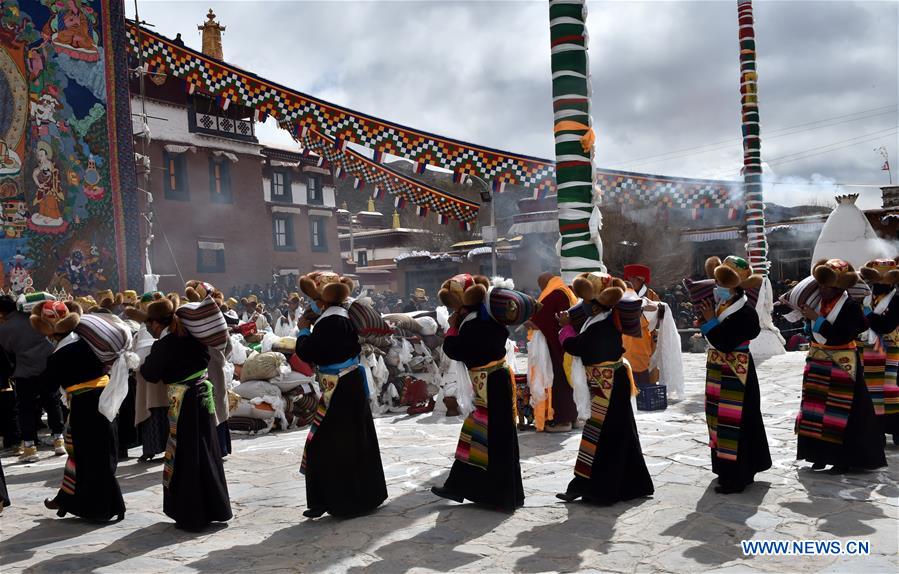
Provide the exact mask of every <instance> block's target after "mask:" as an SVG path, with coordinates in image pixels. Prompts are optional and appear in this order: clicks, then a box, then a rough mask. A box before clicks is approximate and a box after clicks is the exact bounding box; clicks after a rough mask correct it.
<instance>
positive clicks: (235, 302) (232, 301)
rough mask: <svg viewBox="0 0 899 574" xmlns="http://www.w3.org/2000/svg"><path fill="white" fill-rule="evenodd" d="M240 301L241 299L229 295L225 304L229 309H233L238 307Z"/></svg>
mask: <svg viewBox="0 0 899 574" xmlns="http://www.w3.org/2000/svg"><path fill="white" fill-rule="evenodd" d="M239 303H240V301H238V300H237V299H235V298H234V297H228V300H227V301H225V305H226V306H227V307H228V309H232V310H233V309H234V308H235V307H237V305H238V304H239Z"/></svg>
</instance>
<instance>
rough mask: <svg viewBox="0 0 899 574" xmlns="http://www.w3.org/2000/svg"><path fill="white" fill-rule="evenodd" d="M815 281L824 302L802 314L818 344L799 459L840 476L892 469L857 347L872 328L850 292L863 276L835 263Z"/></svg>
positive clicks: (808, 368)
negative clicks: (829, 468)
mask: <svg viewBox="0 0 899 574" xmlns="http://www.w3.org/2000/svg"><path fill="white" fill-rule="evenodd" d="M812 276H813V277H814V279H815V281H816V282H817V283H818V289H819V292H820V295H821V302H820V304H819V305H818V306H817V308H812V307H810V306H807V305H806V306H803V307H802V309H801V311H802V315H803V316H804V317H805V319H806V321H807V324H806V329H807V331H808V332H809V334H810V336H811V337H812V338H813V339H812V342H811V348H810V349H809V352H808V357H807V358H806V360H805V372H804V374H803V378H802V404H801V405H800V411H799V417H798V418H797V420H796V432H797V433H798V434H799V440H798V448H797V454H796V458H797V459H798V460H807V461H809V462H811V463H812V470H821V469H823V468H824V467H825V466H827V465H833V470H834V471H835V472H845V471H847V470H849V469H850V468H853V467H855V468H865V469H875V468H880V467H882V466H886V457H885V456H884V452H883V445H884V440H883V432H882V431H881V430H880V429H879V428H878V425H877V420H876V419H875V416H874V405H873V404H872V402H871V397H870V396H869V394H868V389H867V387H866V386H865V373H864V366H863V364H862V361H861V354H860V352H859V349H858V348H857V346H856V343H855V341H856V339H858V337H859V335H861V334H862V333H863V332H865V331H866V330H867V329H868V322H867V321H866V320H865V316H864V313H863V311H862V306H861V305H860V304H859V303H858V302H857V301H855V300H854V299H852V298H851V297H849V294H848V292H847V290H848V289H849V288H850V287H852V286H854V285H855V284H856V282H858V274H857V273H856V272H855V270H854V269H853V268H852V266H851V265H850V264H849V263H846V262H845V261H843V260H841V259H829V260H826V261H820V262H818V263H816V264H815V266H814V267H813V269H812Z"/></svg>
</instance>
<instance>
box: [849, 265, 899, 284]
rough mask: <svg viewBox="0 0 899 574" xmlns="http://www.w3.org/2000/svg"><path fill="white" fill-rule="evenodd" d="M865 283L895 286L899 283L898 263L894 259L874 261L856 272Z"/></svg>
mask: <svg viewBox="0 0 899 574" xmlns="http://www.w3.org/2000/svg"><path fill="white" fill-rule="evenodd" d="M858 272H859V275H861V276H862V279H864V280H865V282H867V283H882V284H885V285H896V284H897V283H899V263H897V262H896V259H874V260H872V261H868V262H867V263H865V265H864V267H862V268H861V269H859V270H858Z"/></svg>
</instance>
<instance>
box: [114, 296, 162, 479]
mask: <svg viewBox="0 0 899 574" xmlns="http://www.w3.org/2000/svg"><path fill="white" fill-rule="evenodd" d="M163 297H164V296H163V294H162V293H160V292H159V291H149V292H147V293H144V294H143V295H141V297H140V299H139V300H138V304H137V306H135V307H129V308H127V309H125V316H126V317H128V319H131V320H132V321H135V322H136V323H138V324H140V328H139V329H138V331H137V333H136V334H135V335H134V341H133V344H132V350H133V351H134V353H135V354H136V355H137V356H138V358H139V359H140V361H141V363H143V361H144V360H145V359H146V358H147V355H149V354H150V349H151V347H152V346H153V343H154V342H155V340H156V339H154V338H153V335H151V334H150V331H148V330H147V326H146V321H147V308H148V307H149V306H150V304H151V303H153V302H154V301H158V300H160V299H162V298H163ZM134 378H135V383H136V384H135V388H134V425H135V426H136V427H137V434H138V436H139V437H140V444H141V451H142V452H141V456H140V458H138V460H139V461H141V462H149V461H150V460H153V458H154V457H155V456H156V455H158V454H161V453H164V452H165V447H166V444H167V443H168V438H169V414H168V412H169V397H168V395H167V394H166V390H165V385H148V384H147V381H145V380H144V378H143V377H142V376H141V374H140V369H138V370H136V371H135V373H134Z"/></svg>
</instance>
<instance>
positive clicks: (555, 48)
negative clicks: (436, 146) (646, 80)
mask: <svg viewBox="0 0 899 574" xmlns="http://www.w3.org/2000/svg"><path fill="white" fill-rule="evenodd" d="M586 19H587V8H586V5H585V0H549V27H550V43H551V48H552V74H553V82H552V85H553V114H554V130H553V133H554V135H555V143H556V189H557V192H558V204H559V233H560V234H561V236H562V239H561V249H560V255H561V263H562V279H563V280H565V281H566V282H569V283H570V282H571V281H573V280H574V277H575V276H576V275H577V274H578V273H582V272H585V271H605V266H604V265H603V263H602V240H601V239H600V237H599V230H600V228H601V227H602V217H601V215H600V212H599V207H598V206H597V201H596V200H595V198H594V188H593V177H594V172H593V141H594V135H593V129H592V127H591V119H590V76H589V74H590V66H589V60H588V57H587V46H588V36H587V29H586V27H585V22H586Z"/></svg>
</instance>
